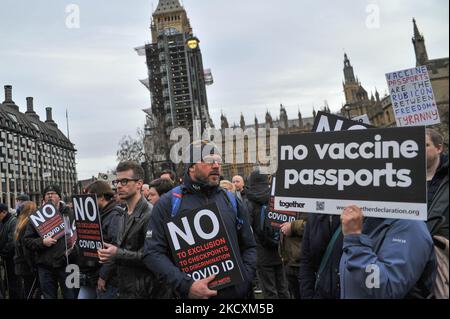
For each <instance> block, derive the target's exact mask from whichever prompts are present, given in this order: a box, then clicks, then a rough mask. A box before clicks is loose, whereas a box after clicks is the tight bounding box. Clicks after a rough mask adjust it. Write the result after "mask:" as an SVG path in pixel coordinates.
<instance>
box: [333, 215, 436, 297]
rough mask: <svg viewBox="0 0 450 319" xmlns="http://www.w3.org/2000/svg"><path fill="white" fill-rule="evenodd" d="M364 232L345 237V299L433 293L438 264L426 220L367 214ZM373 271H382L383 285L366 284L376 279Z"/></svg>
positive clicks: (381, 281) (422, 295) (414, 295)
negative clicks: (373, 216)
mask: <svg viewBox="0 0 450 319" xmlns="http://www.w3.org/2000/svg"><path fill="white" fill-rule="evenodd" d="M362 232H363V234H362V235H348V236H345V238H344V248H343V255H342V260H341V264H340V273H341V287H342V289H341V297H342V299H369V298H370V299H399V298H417V297H419V298H427V297H430V295H431V293H432V289H433V286H434V282H435V279H436V267H437V264H436V256H435V253H434V249H433V241H432V239H431V236H430V233H429V231H428V229H427V227H426V225H425V223H424V222H422V221H412V220H401V219H397V220H393V219H377V218H367V219H366V220H365V221H364V227H363V231H362ZM370 266H371V267H374V266H375V267H376V269H377V270H378V271H376V270H375V269H374V268H372V269H368V268H367V267H370ZM371 274H379V276H378V279H379V283H378V284H379V287H376V288H373V287H370V286H368V285H367V284H365V283H367V282H371V283H375V279H374V280H372V279H371V278H369V279H368V276H369V275H371ZM374 278H375V277H374Z"/></svg>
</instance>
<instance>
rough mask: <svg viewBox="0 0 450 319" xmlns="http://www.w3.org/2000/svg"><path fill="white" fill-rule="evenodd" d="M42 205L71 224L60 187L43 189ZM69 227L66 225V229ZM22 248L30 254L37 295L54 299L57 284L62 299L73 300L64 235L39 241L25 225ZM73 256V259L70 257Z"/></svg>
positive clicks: (68, 254) (28, 226) (68, 252)
mask: <svg viewBox="0 0 450 319" xmlns="http://www.w3.org/2000/svg"><path fill="white" fill-rule="evenodd" d="M43 195H44V202H46V203H47V202H52V203H53V204H54V206H55V207H56V208H57V210H58V213H59V214H61V215H62V217H63V218H64V217H68V218H69V221H70V224H71V225H72V223H73V220H74V214H73V211H72V210H71V209H70V208H69V207H68V206H66V205H65V204H64V203H63V202H62V201H61V188H60V187H59V186H58V185H50V186H47V187H46V188H45V189H44V192H43ZM67 226H69V227H70V225H66V227H67ZM24 243H25V246H26V247H27V248H28V249H30V250H31V251H33V252H34V254H35V259H34V260H35V262H36V265H37V269H38V275H39V283H40V288H41V292H42V294H43V296H44V298H45V299H57V298H58V284H59V287H60V288H61V291H62V293H63V296H64V299H76V291H75V289H74V288H72V287H68V286H67V285H66V279H67V276H68V275H69V273H68V272H66V267H67V266H68V265H69V264H70V263H71V260H70V259H71V255H72V254H71V253H72V250H67V247H66V238H65V236H63V237H61V238H59V239H58V240H55V239H54V238H52V237H47V238H45V239H42V238H41V236H39V233H38V232H37V231H36V229H35V228H34V227H33V225H32V223H28V225H27V226H26V229H25V235H24ZM72 257H73V256H72Z"/></svg>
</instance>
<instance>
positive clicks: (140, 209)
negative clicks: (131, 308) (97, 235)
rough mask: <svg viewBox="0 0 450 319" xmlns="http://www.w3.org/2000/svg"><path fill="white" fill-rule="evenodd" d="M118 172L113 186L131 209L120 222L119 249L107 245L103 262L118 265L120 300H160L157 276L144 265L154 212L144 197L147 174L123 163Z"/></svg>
mask: <svg viewBox="0 0 450 319" xmlns="http://www.w3.org/2000/svg"><path fill="white" fill-rule="evenodd" d="M116 171H117V180H115V181H113V186H114V187H117V194H118V195H119V198H120V199H121V200H123V201H125V202H126V204H127V207H126V212H125V213H124V214H123V216H122V217H120V218H119V219H118V225H117V238H116V242H117V246H115V245H112V244H108V243H105V244H104V249H99V250H98V255H99V258H100V262H101V263H105V264H108V263H115V264H116V266H117V278H118V281H119V282H118V286H119V287H118V288H119V298H121V299H149V298H156V297H159V296H160V294H161V293H162V290H163V289H161V287H158V286H157V282H158V281H157V279H156V277H155V275H154V274H153V273H152V272H151V271H150V270H148V269H147V268H146V267H145V265H144V262H143V256H144V240H145V234H146V232H147V227H148V220H149V218H150V215H151V214H152V209H153V206H152V205H151V204H150V203H149V202H148V201H147V200H146V199H145V198H144V197H143V196H142V185H143V184H144V170H143V169H142V167H141V166H140V165H139V164H138V163H135V162H122V163H120V164H119V165H118V166H117V170H116Z"/></svg>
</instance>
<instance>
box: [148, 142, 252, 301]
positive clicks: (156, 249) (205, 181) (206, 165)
mask: <svg viewBox="0 0 450 319" xmlns="http://www.w3.org/2000/svg"><path fill="white" fill-rule="evenodd" d="M183 162H184V164H185V166H186V173H185V175H184V178H183V184H182V185H180V186H179V187H177V188H176V189H174V190H172V191H171V192H169V193H167V194H165V195H163V196H162V197H161V198H160V199H159V201H158V202H157V203H156V205H155V208H154V209H153V214H152V216H151V217H150V222H149V227H148V231H147V234H146V240H145V249H144V263H145V264H146V266H147V267H148V269H150V270H152V271H153V272H155V273H156V274H158V275H159V276H161V278H163V280H164V281H165V282H166V283H167V284H168V285H169V286H170V287H172V289H174V291H175V292H176V293H177V294H178V295H179V296H181V298H190V299H209V298H214V297H216V298H220V299H229V298H246V297H248V296H249V295H250V293H251V283H252V280H253V278H254V276H255V269H256V243H255V240H254V238H253V234H252V230H251V228H250V224H249V223H248V220H247V219H246V216H247V210H246V208H245V207H244V206H243V205H242V203H241V202H240V201H237V202H236V200H235V204H236V207H234V204H233V203H232V202H231V200H230V197H229V195H228V194H227V193H226V192H225V191H224V190H223V189H222V188H220V187H219V183H220V171H221V164H222V157H221V155H220V153H219V152H218V150H217V148H216V147H215V145H214V144H213V143H210V142H207V141H201V142H195V143H192V144H191V145H190V146H189V148H188V149H187V152H185V156H184V159H183ZM178 191H179V193H177V192H178ZM230 195H231V194H230ZM173 196H176V197H181V198H182V199H181V201H180V202H179V205H178V209H177V211H178V212H179V213H180V214H182V213H183V212H187V211H192V210H194V209H196V208H200V207H202V206H204V205H205V203H216V204H217V207H218V208H219V211H220V214H221V215H222V216H223V220H224V223H225V227H226V228H227V232H228V233H229V236H230V241H231V246H232V247H234V249H235V250H236V255H237V262H238V263H239V265H240V266H241V269H242V272H243V275H244V282H243V283H242V284H239V285H235V286H231V287H228V288H225V289H222V290H220V291H216V290H213V289H209V287H208V284H209V282H211V281H212V280H214V276H211V277H209V278H206V279H203V280H198V281H194V279H192V278H191V277H190V276H188V275H187V274H185V273H183V272H182V271H181V270H180V269H179V268H178V267H177V265H176V264H175V263H174V261H173V260H172V259H171V258H170V257H169V256H170V255H171V253H170V251H171V250H170V247H169V240H168V238H167V235H166V233H165V231H164V226H163V225H164V222H167V221H168V220H170V218H171V216H173V213H174V211H173V208H174V206H173V205H172V198H173ZM231 196H233V195H231ZM235 209H236V211H235ZM238 220H239V223H237V221H238Z"/></svg>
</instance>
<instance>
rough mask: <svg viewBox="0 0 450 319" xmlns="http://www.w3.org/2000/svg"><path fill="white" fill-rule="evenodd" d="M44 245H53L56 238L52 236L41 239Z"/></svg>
mask: <svg viewBox="0 0 450 319" xmlns="http://www.w3.org/2000/svg"><path fill="white" fill-rule="evenodd" d="M42 242H43V243H44V246H45V247H52V246H53V245H55V244H56V243H57V242H58V241H57V240H56V239H53V238H52V237H46V238H44V239H43V240H42Z"/></svg>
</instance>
